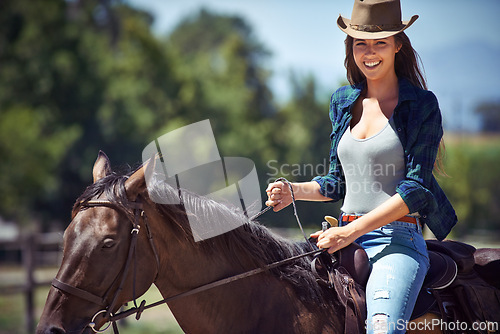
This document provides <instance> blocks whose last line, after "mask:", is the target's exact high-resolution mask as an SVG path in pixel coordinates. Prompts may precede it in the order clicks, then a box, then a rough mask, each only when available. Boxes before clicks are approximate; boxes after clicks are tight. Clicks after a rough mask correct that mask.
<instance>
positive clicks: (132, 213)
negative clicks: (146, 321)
mask: <svg viewBox="0 0 500 334" xmlns="http://www.w3.org/2000/svg"><path fill="white" fill-rule="evenodd" d="M146 168H147V164H145V165H144V166H142V167H141V168H139V169H138V170H137V171H135V172H134V173H133V174H132V175H130V176H129V177H127V176H117V175H114V174H112V173H111V169H110V162H109V159H108V157H107V156H106V155H105V154H104V153H103V152H100V153H99V156H98V158H97V160H96V162H95V164H94V168H93V179H94V182H93V184H92V185H90V186H89V187H88V188H87V190H86V191H85V192H84V194H83V195H82V196H81V197H80V198H79V199H78V200H77V202H76V203H75V205H74V207H73V212H72V220H71V223H70V224H69V226H68V227H67V228H66V230H65V232H64V244H63V246H64V250H63V259H62V264H61V266H60V268H59V271H58V273H57V275H56V278H55V280H54V281H53V286H52V288H51V289H50V291H49V295H48V297H47V302H46V304H45V307H44V310H43V313H42V316H41V319H40V322H39V325H38V328H37V334H48V333H52V334H57V333H91V332H92V330H93V329H94V331H97V329H99V328H101V327H103V326H105V325H106V323H107V321H108V320H109V317H110V316H111V315H112V314H113V313H114V312H116V311H117V310H118V309H119V308H120V307H121V306H122V305H123V304H124V303H126V302H128V301H131V300H134V299H135V298H137V297H139V296H140V295H142V294H144V293H145V292H146V291H147V290H148V288H149V287H150V286H151V284H152V283H153V282H154V281H155V277H156V275H157V273H158V262H157V257H156V253H155V250H154V244H152V243H150V241H148V235H147V232H148V231H143V232H142V233H139V231H140V230H141V227H142V229H143V230H149V228H148V226H146V228H145V227H144V225H147V221H146V218H145V217H144V216H143V215H142V213H143V206H144V205H147V203H146V199H145V197H146V195H145V192H146V185H145V177H144V174H145V171H146ZM134 238H135V239H136V240H135V241H134ZM134 302H135V300H134ZM92 327H93V328H92Z"/></svg>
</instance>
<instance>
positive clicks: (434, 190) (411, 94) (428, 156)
mask: <svg viewBox="0 0 500 334" xmlns="http://www.w3.org/2000/svg"><path fill="white" fill-rule="evenodd" d="M364 86H365V83H361V84H358V85H355V86H345V87H341V88H340V89H338V90H337V91H336V92H335V93H334V94H333V95H332V98H331V101H330V119H331V121H332V127H333V131H332V133H331V135H330V138H331V141H332V144H331V148H330V170H329V172H328V174H327V175H325V176H317V177H315V178H314V179H313V181H316V182H318V183H319V185H320V192H321V193H322V194H323V195H324V196H326V197H330V198H331V199H333V200H334V201H338V200H341V199H344V197H345V193H346V184H345V179H344V174H343V171H342V165H341V163H340V161H339V157H338V155H337V146H338V144H339V141H340V138H342V135H343V134H344V132H345V131H346V130H347V129H348V128H349V125H350V122H351V118H352V115H351V108H352V106H353V104H354V102H355V101H356V99H357V98H358V97H359V95H360V94H361V91H362V90H363V89H364ZM393 119H394V123H395V125H396V129H397V134H398V137H399V140H400V141H401V144H402V145H403V149H404V154H405V164H406V172H405V173H406V175H405V178H404V179H403V180H402V181H401V182H399V184H398V185H397V187H396V189H395V190H396V192H397V193H398V194H400V195H401V197H402V198H403V201H404V202H405V203H406V205H407V206H408V209H409V210H410V213H416V212H418V213H419V214H420V216H421V221H422V222H423V223H425V224H426V225H427V226H428V227H429V229H430V230H431V231H432V232H433V233H434V235H435V236H436V238H437V239H439V240H443V239H444V238H445V237H446V236H447V235H448V233H449V232H450V230H451V228H452V227H453V226H454V225H455V224H456V223H457V216H456V214H455V210H454V209H453V207H452V205H451V203H450V202H449V201H448V199H447V198H446V195H445V194H444V192H443V190H442V189H441V187H440V186H439V184H438V183H437V181H436V179H435V177H434V175H433V174H432V170H433V168H434V162H435V160H436V155H437V152H438V147H439V143H440V141H441V137H442V136H443V127H442V124H441V112H440V110H439V105H438V101H437V99H436V96H435V95H434V94H433V93H432V92H430V91H426V90H423V89H420V88H417V87H415V86H413V85H412V84H411V83H410V82H409V81H408V80H406V79H404V78H400V79H399V101H398V104H397V106H396V108H395V109H394V116H393Z"/></svg>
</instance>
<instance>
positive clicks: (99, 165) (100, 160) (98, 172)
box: [92, 151, 111, 183]
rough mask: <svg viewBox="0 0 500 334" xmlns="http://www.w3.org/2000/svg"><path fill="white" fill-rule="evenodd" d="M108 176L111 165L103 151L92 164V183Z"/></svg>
mask: <svg viewBox="0 0 500 334" xmlns="http://www.w3.org/2000/svg"><path fill="white" fill-rule="evenodd" d="M109 174H111V163H110V162H109V158H108V156H107V155H106V154H105V153H104V152H103V151H99V154H98V155H97V159H96V161H95V163H94V169H93V170H92V176H93V178H94V183H96V182H97V181H99V180H100V179H102V178H103V177H105V176H108V175H109Z"/></svg>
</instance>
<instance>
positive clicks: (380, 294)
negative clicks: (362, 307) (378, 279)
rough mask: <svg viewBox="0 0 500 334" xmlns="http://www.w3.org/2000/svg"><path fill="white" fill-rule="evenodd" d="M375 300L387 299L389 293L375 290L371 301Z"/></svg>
mask: <svg viewBox="0 0 500 334" xmlns="http://www.w3.org/2000/svg"><path fill="white" fill-rule="evenodd" d="M376 299H389V291H387V290H377V291H375V292H374V293H373V300H376Z"/></svg>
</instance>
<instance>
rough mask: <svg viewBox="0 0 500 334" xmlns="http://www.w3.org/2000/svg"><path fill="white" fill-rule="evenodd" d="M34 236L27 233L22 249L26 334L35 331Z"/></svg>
mask: <svg viewBox="0 0 500 334" xmlns="http://www.w3.org/2000/svg"><path fill="white" fill-rule="evenodd" d="M35 241H36V240H35V236H34V234H33V233H29V234H28V235H27V236H26V238H25V239H24V247H23V253H22V254H23V265H24V268H25V272H26V287H25V297H26V314H25V321H26V331H27V333H33V332H34V330H35V320H34V319H35V305H34V291H35V278H34V270H35V261H34V260H35V259H34V256H35Z"/></svg>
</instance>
